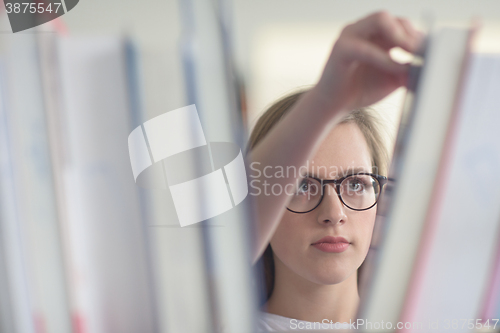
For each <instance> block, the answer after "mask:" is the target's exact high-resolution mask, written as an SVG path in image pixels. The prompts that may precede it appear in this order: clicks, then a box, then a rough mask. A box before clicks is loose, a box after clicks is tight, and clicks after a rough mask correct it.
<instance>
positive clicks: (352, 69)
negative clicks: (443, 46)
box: [315, 11, 423, 111]
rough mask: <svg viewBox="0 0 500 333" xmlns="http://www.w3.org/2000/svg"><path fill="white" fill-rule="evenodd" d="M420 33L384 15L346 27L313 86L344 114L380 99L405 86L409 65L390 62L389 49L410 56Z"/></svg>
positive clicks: (403, 22) (378, 14)
mask: <svg viewBox="0 0 500 333" xmlns="http://www.w3.org/2000/svg"><path fill="white" fill-rule="evenodd" d="M422 37H423V34H422V33H421V32H419V31H417V30H415V29H414V28H413V26H412V25H411V23H410V22H409V21H408V20H406V19H404V18H398V17H394V16H392V15H390V14H388V13H387V12H384V11H382V12H377V13H374V14H371V15H369V16H367V17H365V18H363V19H361V20H359V21H357V22H355V23H353V24H349V25H347V26H346V27H345V28H344V29H343V30H342V32H341V34H340V37H339V39H338V40H337V42H336V43H335V45H334V46H333V49H332V52H331V54H330V57H329V59H328V61H327V64H326V66H325V69H324V71H323V74H322V76H321V78H320V80H319V82H318V84H317V85H316V87H315V90H316V91H317V92H318V93H319V94H320V96H321V97H322V98H323V99H324V100H326V101H328V102H329V103H330V104H332V105H335V106H337V107H340V108H342V109H346V110H348V111H350V110H353V109H356V108H360V107H363V106H368V105H371V104H373V103H376V102H377V101H379V100H381V99H382V98H384V97H385V96H387V95H388V94H390V93H391V92H393V91H394V90H395V89H397V88H399V87H400V86H402V85H404V84H405V83H406V79H407V76H408V70H409V64H400V63H397V62H395V61H394V60H392V59H391V57H390V55H389V50H390V49H391V48H393V47H396V46H399V47H400V48H402V49H404V50H406V51H408V52H411V53H414V52H415V51H416V50H417V49H418V47H419V45H420V42H421V40H422Z"/></svg>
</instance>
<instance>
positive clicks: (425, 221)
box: [358, 28, 477, 331]
mask: <svg viewBox="0 0 500 333" xmlns="http://www.w3.org/2000/svg"><path fill="white" fill-rule="evenodd" d="M472 35H473V32H472V30H468V29H458V28H443V29H440V30H436V31H433V32H431V33H430V34H429V35H428V37H427V41H426V47H425V53H424V57H423V61H424V64H423V68H422V69H421V70H420V73H419V75H418V77H417V81H416V86H415V88H416V91H415V94H414V96H410V98H411V101H410V102H409V103H407V104H406V106H405V107H406V108H407V109H406V110H403V117H402V123H401V128H400V130H399V132H398V140H397V142H396V148H395V154H394V159H393V164H392V166H391V171H390V173H391V174H390V176H391V177H392V178H394V179H396V184H395V186H394V189H393V190H392V191H391V193H390V198H389V197H386V198H385V200H384V201H385V202H384V203H383V205H385V206H386V207H385V208H384V209H383V210H384V211H385V212H384V216H382V215H379V216H378V218H377V221H376V227H375V234H374V238H373V242H372V245H371V250H370V252H371V253H370V254H369V260H370V262H368V263H367V264H368V265H367V266H368V267H371V269H370V271H369V272H367V274H366V275H365V279H364V289H367V290H366V293H365V294H364V295H363V301H362V304H361V307H360V310H359V313H358V318H360V319H362V320H364V321H366V322H371V323H378V324H379V327H376V326H375V327H373V326H372V327H370V326H364V327H363V329H365V330H366V331H372V330H373V331H377V330H380V329H383V330H387V329H388V328H387V327H383V328H381V327H380V323H381V322H382V321H384V322H386V323H388V322H389V323H391V325H396V323H397V322H398V320H401V319H402V318H406V319H409V318H412V319H414V317H413V316H412V315H411V316H410V313H411V314H413V313H414V312H413V310H414V309H412V310H411V311H410V310H409V309H410V307H411V304H413V303H412V302H414V301H415V300H416V297H417V296H419V295H421V294H420V293H421V292H423V290H422V289H421V288H420V287H421V285H420V282H422V281H421V280H420V279H419V278H420V277H421V275H420V274H424V272H425V271H426V270H427V269H433V268H429V267H427V265H426V264H425V263H426V262H427V261H428V260H430V257H432V256H434V254H435V252H434V251H433V252H432V255H431V251H430V249H429V247H430V244H431V238H432V236H435V235H434V234H432V235H431V233H432V230H433V229H434V228H436V227H437V226H438V225H440V226H444V223H441V221H439V222H438V221H437V220H436V218H435V217H433V215H432V214H435V213H436V211H437V210H438V209H439V208H440V207H441V204H442V200H441V199H442V193H443V192H442V191H443V190H444V187H445V186H447V183H446V184H445V183H443V179H447V177H448V176H449V172H450V169H449V168H450V166H451V165H450V161H451V160H450V159H451V157H452V156H451V155H450V153H451V150H452V148H453V147H454V146H455V145H456V135H457V133H456V132H457V129H458V124H459V121H460V119H461V117H462V113H463V112H460V111H459V109H460V106H461V105H462V103H461V102H460V101H461V96H462V93H461V92H462V89H463V85H464V84H465V82H466V81H467V80H469V75H466V74H465V73H466V71H467V63H468V58H469V55H470V47H471V46H470V45H471V39H472ZM466 93H468V92H466ZM474 98H477V97H474ZM459 103H460V105H459ZM462 131H464V130H462ZM449 183H450V184H451V183H453V181H450V182H449ZM462 187H463V188H464V189H466V188H467V185H465V184H464V185H462ZM445 215H446V214H445ZM468 222H469V223H470V221H468ZM447 232H451V233H453V230H450V229H448V230H447ZM436 237H437V236H436ZM436 239H437V241H436V242H439V239H438V238H436ZM433 241H434V238H433V239H432V242H433ZM426 242H429V243H427V244H426ZM463 245H464V246H466V244H463ZM425 246H427V248H426V247H425ZM374 252H378V253H374ZM451 255H452V256H453V255H455V254H454V253H451ZM456 255H457V256H459V254H458V253H457V254H456ZM429 272H430V271H429ZM446 272H448V271H446ZM448 282H450V281H448ZM455 292H457V290H455ZM450 299H452V298H450ZM435 300H436V299H433V300H427V302H433V301H435ZM427 305H428V306H430V304H427ZM434 314H435V315H436V316H438V317H439V316H441V315H444V313H442V312H441V313H439V312H435V313H434ZM395 328H396V327H392V329H395Z"/></svg>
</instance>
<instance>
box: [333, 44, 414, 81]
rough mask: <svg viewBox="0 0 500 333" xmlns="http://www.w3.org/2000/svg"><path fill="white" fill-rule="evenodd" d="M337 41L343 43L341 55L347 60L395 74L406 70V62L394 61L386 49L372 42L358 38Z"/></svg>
mask: <svg viewBox="0 0 500 333" xmlns="http://www.w3.org/2000/svg"><path fill="white" fill-rule="evenodd" d="M339 42H341V43H343V45H342V47H341V48H342V49H343V57H345V59H347V60H349V61H353V60H358V61H361V62H363V63H368V64H370V65H373V66H375V67H376V68H379V69H382V70H385V71H387V72H389V73H392V74H397V75H399V74H402V73H406V72H407V71H408V65H407V64H400V63H398V62H395V61H394V60H392V58H391V57H390V55H389V53H388V52H387V51H385V50H383V49H382V48H380V47H378V46H377V45H376V44H374V43H371V42H369V41H366V40H364V39H360V38H357V39H353V38H351V39H344V40H342V41H340V40H339Z"/></svg>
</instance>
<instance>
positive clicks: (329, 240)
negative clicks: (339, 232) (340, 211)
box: [311, 236, 349, 245]
mask: <svg viewBox="0 0 500 333" xmlns="http://www.w3.org/2000/svg"><path fill="white" fill-rule="evenodd" d="M320 243H331V244H336V243H347V244H349V242H348V241H347V239H345V238H344V237H333V236H326V237H323V238H321V239H320V240H319V241H317V242H315V243H312V244H311V245H316V244H320Z"/></svg>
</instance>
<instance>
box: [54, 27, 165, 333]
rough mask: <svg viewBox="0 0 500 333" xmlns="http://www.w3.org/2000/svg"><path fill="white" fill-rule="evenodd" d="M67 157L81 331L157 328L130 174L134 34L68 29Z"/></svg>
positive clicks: (61, 44)
mask: <svg viewBox="0 0 500 333" xmlns="http://www.w3.org/2000/svg"><path fill="white" fill-rule="evenodd" d="M56 47H57V50H56V55H57V58H58V66H59V70H58V71H59V73H60V87H61V92H60V94H61V98H62V102H61V112H60V113H59V114H52V115H53V116H56V117H59V119H58V120H56V121H55V122H56V123H59V124H60V125H59V126H60V130H61V131H60V133H59V135H60V137H59V141H60V142H62V146H63V147H62V149H63V150H64V154H63V156H62V159H61V160H60V162H59V163H61V165H60V166H59V169H60V170H61V173H60V174H59V176H58V177H60V182H61V183H62V184H63V186H62V190H61V191H63V192H64V193H63V196H64V198H65V205H66V209H65V210H66V214H67V216H66V221H65V223H66V229H67V231H68V235H67V237H68V241H67V244H69V246H70V247H71V248H70V252H71V261H72V263H73V268H72V271H73V274H72V283H73V286H74V304H73V309H74V310H73V313H74V314H77V317H76V318H74V320H75V322H76V325H75V326H77V327H78V331H79V332H120V333H122V332H155V331H156V330H157V323H156V319H157V318H156V316H155V306H156V304H155V301H154V296H153V292H154V290H153V289H152V288H150V286H151V283H152V281H153V280H152V276H151V268H150V267H149V265H150V260H149V258H148V256H149V250H148V245H147V244H146V242H147V235H146V234H145V233H146V232H147V228H146V226H145V225H144V223H145V222H144V220H143V214H142V213H141V206H140V201H139V195H138V192H137V189H138V188H137V187H136V185H135V183H134V179H133V178H132V177H130V172H131V170H130V162H129V156H128V147H127V137H128V135H129V131H130V128H131V111H130V99H129V93H130V91H129V87H128V86H127V82H128V79H129V78H128V77H127V66H126V61H125V60H126V41H125V39H124V38H122V37H119V36H100V37H61V38H59V39H58V40H57V45H56Z"/></svg>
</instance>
